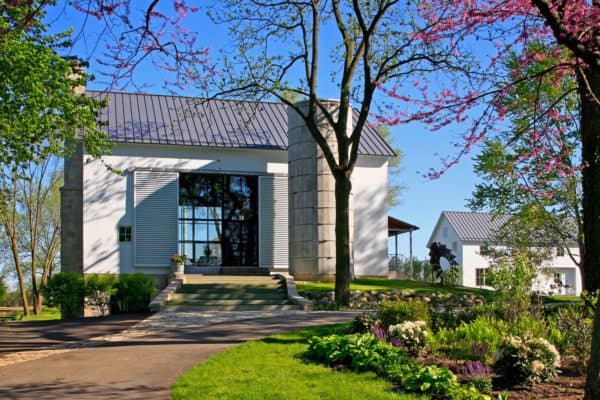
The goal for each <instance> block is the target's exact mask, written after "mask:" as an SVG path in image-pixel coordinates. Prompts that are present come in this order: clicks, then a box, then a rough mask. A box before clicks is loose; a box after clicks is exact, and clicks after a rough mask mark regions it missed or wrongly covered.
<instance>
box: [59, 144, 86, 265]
mask: <svg viewBox="0 0 600 400" xmlns="http://www.w3.org/2000/svg"><path fill="white" fill-rule="evenodd" d="M64 169H65V170H64V185H63V187H62V188H60V221H61V230H60V264H61V270H62V271H63V272H80V273H83V145H82V143H81V142H78V143H77V145H76V146H75V151H74V152H73V154H71V156H70V157H65V166H64Z"/></svg>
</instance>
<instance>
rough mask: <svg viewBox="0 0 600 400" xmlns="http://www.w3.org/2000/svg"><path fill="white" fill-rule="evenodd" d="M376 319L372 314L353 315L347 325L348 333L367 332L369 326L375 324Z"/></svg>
mask: <svg viewBox="0 0 600 400" xmlns="http://www.w3.org/2000/svg"><path fill="white" fill-rule="evenodd" d="M376 321H377V319H376V318H375V317H374V316H373V315H372V314H367V313H365V314H362V315H357V316H356V317H354V319H353V320H352V322H350V324H349V326H348V332H349V333H365V332H369V330H370V329H371V326H372V325H373V324H375V322H376Z"/></svg>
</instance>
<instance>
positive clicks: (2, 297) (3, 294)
mask: <svg viewBox="0 0 600 400" xmlns="http://www.w3.org/2000/svg"><path fill="white" fill-rule="evenodd" d="M7 297H8V288H7V287H6V285H5V284H4V279H3V278H2V277H1V276H0V305H4V302H5V301H6V298H7Z"/></svg>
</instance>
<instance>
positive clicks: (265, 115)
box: [61, 92, 395, 282]
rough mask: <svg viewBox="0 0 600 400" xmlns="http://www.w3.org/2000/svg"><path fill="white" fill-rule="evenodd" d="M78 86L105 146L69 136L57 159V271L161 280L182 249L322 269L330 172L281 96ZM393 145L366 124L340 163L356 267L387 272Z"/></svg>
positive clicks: (330, 270) (199, 259)
mask: <svg viewBox="0 0 600 400" xmlns="http://www.w3.org/2000/svg"><path fill="white" fill-rule="evenodd" d="M88 95H90V96H93V97H101V98H107V99H108V106H107V107H106V108H105V109H104V110H103V112H102V115H101V118H100V119H101V120H103V121H106V122H107V124H106V126H104V127H103V129H104V130H105V131H106V132H107V133H108V135H109V137H110V140H111V141H112V142H113V143H114V148H113V151H112V154H111V155H108V156H106V157H104V158H103V160H102V161H100V160H91V159H90V157H88V156H87V155H86V152H85V149H83V148H82V147H81V146H79V148H78V151H77V152H75V154H74V155H73V156H72V157H70V158H69V159H67V160H65V183H64V187H63V188H62V206H61V207H62V208H61V217H62V221H63V231H62V238H61V240H62V254H61V257H62V260H61V261H62V265H63V270H65V271H69V270H72V271H80V272H83V273H84V274H87V273H115V274H122V273H132V272H143V273H146V274H149V275H152V276H153V277H155V278H157V280H159V281H163V282H164V278H165V277H166V276H167V275H168V274H169V272H170V264H171V263H170V257H171V255H172V254H174V253H179V254H185V255H187V256H188V257H189V258H190V263H189V264H190V265H189V266H188V267H187V268H188V270H187V272H206V273H209V272H219V271H221V272H222V271H223V270H225V271H227V269H228V268H238V269H239V268H250V269H257V268H259V269H265V270H283V271H290V272H291V273H292V274H294V275H296V277H297V278H299V279H316V280H328V279H333V276H334V273H335V228H334V224H335V200H334V189H335V188H334V181H333V177H332V176H331V174H330V173H329V169H328V167H327V164H326V162H325V160H324V158H323V156H322V155H321V153H320V150H319V149H318V147H317V145H316V143H315V142H314V140H313V139H312V137H311V136H310V134H309V132H308V131H307V130H306V128H305V127H304V124H303V123H302V120H301V119H300V118H299V116H298V115H297V114H296V113H295V112H293V111H290V110H288V107H286V106H285V105H283V104H280V103H249V102H236V101H217V100H211V101H206V100H201V99H196V98H186V97H175V96H163V95H147V94H137V93H100V92H88ZM327 104H328V106H329V107H335V106H336V103H335V102H328V103H327ZM351 117H352V118H356V113H354V115H353V116H351ZM329 139H331V137H330V138H329ZM394 155H395V154H394V152H393V151H392V149H391V148H390V147H389V146H388V145H387V143H386V142H385V140H384V139H383V138H381V137H380V136H379V135H378V134H377V132H376V131H375V130H374V129H373V128H371V127H368V126H367V127H365V129H364V131H363V135H362V139H361V143H360V146H359V158H358V162H357V167H356V168H355V170H354V172H353V176H352V185H353V190H352V198H351V223H352V235H353V238H352V254H353V265H354V273H355V275H357V276H361V275H363V276H387V272H388V262H387V233H388V231H387V228H388V226H387V224H388V219H387V205H386V196H387V165H388V158H389V157H392V156H394ZM105 164H106V165H109V166H110V167H111V168H112V169H114V170H117V171H118V172H117V173H116V172H114V171H110V170H109V169H108V168H107V167H106V165H105Z"/></svg>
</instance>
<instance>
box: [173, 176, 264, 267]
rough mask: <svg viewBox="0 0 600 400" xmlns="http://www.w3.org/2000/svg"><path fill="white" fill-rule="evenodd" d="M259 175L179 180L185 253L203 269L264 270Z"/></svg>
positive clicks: (181, 243) (181, 248)
mask: <svg viewBox="0 0 600 400" xmlns="http://www.w3.org/2000/svg"><path fill="white" fill-rule="evenodd" d="M257 187H258V180H257V177H256V176H243V175H239V176H238V175H208V174H191V173H182V174H180V175H179V252H180V254H185V255H187V256H188V257H189V258H190V261H191V262H192V263H193V264H195V265H199V266H203V265H210V266H218V265H227V266H257V265H258V237H257V236H258V207H257V203H258V193H257V191H258V189H257Z"/></svg>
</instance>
